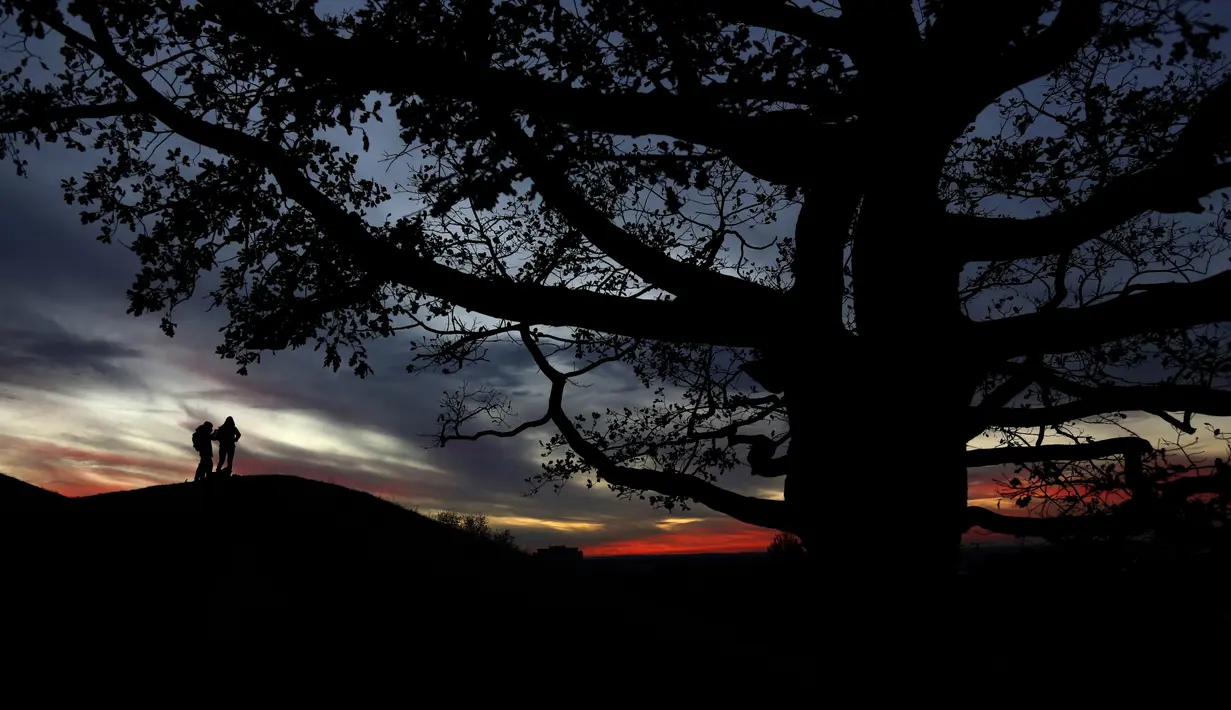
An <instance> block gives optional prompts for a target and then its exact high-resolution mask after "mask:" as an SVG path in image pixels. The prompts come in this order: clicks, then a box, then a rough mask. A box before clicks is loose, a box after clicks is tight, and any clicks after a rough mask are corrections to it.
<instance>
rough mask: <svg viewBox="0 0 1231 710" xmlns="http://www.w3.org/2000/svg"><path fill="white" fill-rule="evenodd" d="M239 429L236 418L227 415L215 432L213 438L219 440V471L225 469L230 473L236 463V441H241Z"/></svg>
mask: <svg viewBox="0 0 1231 710" xmlns="http://www.w3.org/2000/svg"><path fill="white" fill-rule="evenodd" d="M240 436H242V434H240V433H239V429H237V428H236V427H235V420H234V419H232V418H231V417H227V420H226V421H225V422H223V423H222V426H220V427H218V430H217V431H215V432H214V436H213V439H214V441H217V442H218V470H217V473H222V472H223V471H224V470H225V471H226V472H227V473H228V474H229V473H230V472H231V466H232V465H233V464H234V463H235V442H237V441H239V437H240Z"/></svg>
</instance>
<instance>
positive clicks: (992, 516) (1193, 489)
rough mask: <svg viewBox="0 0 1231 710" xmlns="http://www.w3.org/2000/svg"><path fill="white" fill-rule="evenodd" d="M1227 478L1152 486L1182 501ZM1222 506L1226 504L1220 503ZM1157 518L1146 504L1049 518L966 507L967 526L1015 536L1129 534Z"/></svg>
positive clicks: (1224, 484) (1217, 489)
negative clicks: (1097, 512) (1098, 512)
mask: <svg viewBox="0 0 1231 710" xmlns="http://www.w3.org/2000/svg"><path fill="white" fill-rule="evenodd" d="M1229 481H1231V478H1229V477H1227V476H1225V475H1223V476H1219V475H1214V476H1186V477H1184V478H1177V479H1175V480H1174V481H1170V482H1167V483H1163V484H1159V485H1156V486H1155V488H1156V489H1158V490H1159V491H1161V493H1162V496H1163V500H1169V501H1171V502H1173V503H1174V502H1176V501H1183V500H1187V499H1188V498H1191V497H1192V496H1195V495H1201V494H1207V493H1212V494H1217V495H1221V496H1224V500H1226V499H1227V497H1226V494H1227V492H1228V488H1229V486H1228V482H1229ZM1223 505H1226V503H1223ZM1158 522H1159V519H1158V517H1156V516H1152V515H1151V514H1150V509H1149V508H1147V507H1129V508H1127V509H1123V510H1119V511H1116V512H1115V513H1111V514H1104V515H1061V516H1055V517H1049V518H1039V517H1027V516H1016V515H1003V514H1000V513H996V512H994V511H991V510H988V509H987V508H983V507H980V506H975V505H971V506H967V507H966V525H967V529H970V528H973V527H979V528H983V529H984V530H989V531H991V532H994V533H1000V534H1002V535H1014V536H1017V537H1043V538H1047V537H1057V536H1064V535H1091V534H1109V533H1114V534H1120V535H1132V534H1137V533H1142V532H1145V531H1147V530H1149V529H1151V528H1152V527H1155V526H1157V524H1158Z"/></svg>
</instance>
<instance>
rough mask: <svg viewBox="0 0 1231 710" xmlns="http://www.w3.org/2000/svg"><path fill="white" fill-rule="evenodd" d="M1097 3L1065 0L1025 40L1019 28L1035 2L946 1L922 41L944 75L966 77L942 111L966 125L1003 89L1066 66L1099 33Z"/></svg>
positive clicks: (1034, 11)
mask: <svg viewBox="0 0 1231 710" xmlns="http://www.w3.org/2000/svg"><path fill="white" fill-rule="evenodd" d="M1101 5H1102V1H1101V0H1063V2H1062V3H1061V4H1060V9H1059V11H1058V12H1057V14H1056V17H1055V19H1053V20H1052V22H1051V24H1050V25H1048V26H1047V28H1046V29H1044V30H1042V31H1041V32H1039V34H1038V35H1036V36H1034V37H1031V38H1029V39H1025V38H1023V37H1021V36H1020V33H1021V28H1022V27H1023V26H1024V25H1025V24H1027V23H1028V22H1033V21H1035V20H1037V19H1038V17H1039V14H1038V13H1039V9H1040V7H1039V3H1037V2H1033V1H1032V0H1026V1H1025V2H1022V1H1021V0H1001V2H998V3H996V4H994V5H993V4H989V3H986V2H980V1H979V0H969V1H966V2H960V1H954V0H949V1H948V2H946V3H945V7H944V11H943V12H941V13H940V15H939V16H938V17H937V20H936V23H935V24H934V25H933V26H932V29H931V31H929V32H928V36H927V39H926V41H925V42H924V45H925V47H926V48H927V51H928V52H929V53H930V54H932V55H933V57H935V59H936V60H939V64H941V65H942V66H943V67H944V68H945V69H948V71H946V72H944V75H946V76H949V77H952V76H953V75H958V76H969V77H970V79H969V80H967V81H959V82H957V84H956V85H955V87H954V88H956V89H957V91H954V92H952V96H951V97H950V98H949V99H948V102H947V105H946V110H952V108H956V109H957V110H956V111H953V113H954V114H955V115H956V116H957V118H958V120H960V121H963V122H964V123H963V125H965V123H968V122H969V121H971V120H973V119H974V117H975V116H976V115H978V112H980V111H982V110H983V109H984V108H985V107H986V106H987V105H988V104H990V103H991V102H993V101H995V100H996V98H997V97H999V96H1000V95H1001V94H1003V93H1004V92H1006V91H1008V90H1010V89H1013V88H1015V87H1018V86H1022V85H1023V84H1027V83H1029V82H1031V81H1033V80H1035V79H1038V78H1039V77H1042V76H1046V75H1047V74H1049V73H1050V72H1052V71H1054V70H1056V69H1058V68H1059V67H1061V66H1064V64H1065V63H1066V62H1067V61H1068V60H1069V59H1071V58H1072V57H1073V56H1074V55H1075V54H1077V52H1078V51H1079V50H1080V49H1081V48H1082V47H1083V46H1084V45H1085V44H1086V43H1087V42H1089V41H1090V40H1091V39H1092V38H1093V37H1094V36H1095V35H1096V34H1097V33H1098V31H1099V27H1100V26H1101V25H1102V14H1101V12H1100V7H1101ZM1010 41H1012V42H1013V44H1012V45H1010ZM947 93H948V92H947Z"/></svg>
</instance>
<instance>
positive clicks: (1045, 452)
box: [964, 436, 1154, 468]
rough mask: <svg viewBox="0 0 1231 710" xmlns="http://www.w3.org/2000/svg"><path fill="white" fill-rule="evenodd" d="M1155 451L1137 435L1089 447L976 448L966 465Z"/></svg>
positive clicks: (1141, 453)
mask: <svg viewBox="0 0 1231 710" xmlns="http://www.w3.org/2000/svg"><path fill="white" fill-rule="evenodd" d="M1152 451H1154V447H1153V446H1151V445H1150V442H1148V441H1146V440H1145V439H1142V438H1139V437H1136V436H1121V437H1116V438H1114V439H1103V440H1102V441H1095V442H1092V443H1089V444H1046V445H1043V446H1008V447H1002V448H997V449H973V450H970V451H967V452H966V454H965V459H964V463H965V465H966V466H967V468H977V467H979V466H997V465H1000V464H1019V463H1030V462H1035V461H1086V460H1091V461H1093V460H1097V459H1105V458H1108V457H1110V456H1118V455H1124V456H1131V455H1138V456H1145V455H1146V454H1149V453H1150V452H1152Z"/></svg>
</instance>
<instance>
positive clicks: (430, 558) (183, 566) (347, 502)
mask: <svg viewBox="0 0 1231 710" xmlns="http://www.w3.org/2000/svg"><path fill="white" fill-rule="evenodd" d="M62 502H63V503H65V505H61V506H56V507H55V508H54V509H52V508H49V507H46V506H36V507H30V508H26V509H24V510H23V511H21V512H14V513H12V514H10V515H6V516H5V519H4V521H3V523H0V526H2V527H3V532H4V540H5V541H6V542H5V548H6V552H9V553H10V554H9V555H8V559H9V564H8V566H9V567H10V569H11V570H12V571H13V572H15V573H17V574H18V575H19V576H20V577H22V578H24V580H25V582H24V583H23V585H22V587H21V594H22V596H23V597H25V599H26V600H27V601H28V602H29V603H30V604H31V605H37V606H39V607H41V608H60V609H99V608H112V609H119V610H124V611H126V612H129V613H128V614H124V615H121V617H119V618H111V619H107V618H102V617H98V618H95V619H93V620H94V621H96V622H97V623H99V624H103V625H105V626H116V625H118V626H120V627H131V630H132V631H134V632H154V633H157V632H158V626H157V624H156V623H154V622H151V623H150V624H145V623H144V621H142V620H143V619H156V618H157V617H158V615H159V613H158V610H170V609H193V608H195V609H198V610H200V612H201V613H200V615H198V616H196V617H194V618H196V619H197V620H199V622H200V629H199V630H200V631H202V632H206V633H207V634H208V635H219V634H221V635H226V636H230V635H233V634H234V633H236V632H237V630H239V629H244V628H250V627H253V625H254V624H256V625H266V626H268V625H275V626H277V625H281V626H285V627H287V628H282V629H280V630H279V632H278V633H279V635H282V636H285V634H286V633H289V631H291V630H293V629H294V628H296V627H301V628H309V627H310V628H314V629H315V630H317V631H320V630H321V629H322V628H324V627H327V626H329V625H330V624H338V623H345V621H346V615H345V614H341V615H340V614H339V613H336V612H338V611H339V610H346V611H347V612H350V611H353V610H355V609H361V608H365V607H367V608H373V607H377V606H384V605H386V604H388V603H389V602H390V601H391V600H397V602H398V603H399V604H414V603H422V604H425V605H427V606H433V605H439V604H444V603H453V604H457V603H460V602H461V599H460V598H459V595H458V593H457V590H456V589H455V588H454V587H456V586H460V587H462V588H473V589H480V588H484V587H486V586H487V583H486V582H485V581H486V580H490V579H493V578H497V577H499V578H506V577H509V576H513V577H521V576H522V575H521V574H520V572H519V570H520V569H521V568H522V567H524V566H526V565H527V564H529V560H528V558H527V557H526V556H524V555H522V554H520V553H516V552H513V551H510V550H507V549H505V548H500V547H497V546H495V545H493V544H491V543H488V542H486V541H483V540H478V539H474V538H472V537H470V536H468V535H466V534H465V533H463V532H461V531H459V530H456V529H453V528H450V527H448V526H445V525H442V524H440V523H437V522H435V521H433V520H429V519H428V518H426V517H424V516H422V515H419V514H418V513H415V512H412V511H409V510H406V509H405V508H402V507H400V506H397V505H395V504H392V503H389V502H387V501H384V500H381V499H379V498H377V497H375V496H372V495H369V494H366V493H361V492H358V491H354V490H350V489H347V488H343V487H341V486H336V485H332V484H328V483H321V482H317V481H309V480H306V479H301V478H296V477H292V476H252V477H234V478H231V479H229V480H226V481H222V482H219V483H218V484H192V483H181V484H173V485H167V486H154V487H150V488H145V489H140V490H134V491H124V492H119V493H108V494H103V495H97V496H89V497H84V498H75V499H62ZM17 541H20V542H17ZM462 580H465V581H464V582H463V581H462ZM386 594H388V595H390V596H389V597H385V595H386ZM129 614H131V615H129ZM72 616H73V617H74V618H76V619H78V620H80V618H81V615H78V614H73V615H72ZM116 630H119V629H116Z"/></svg>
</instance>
